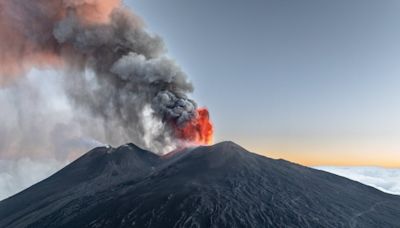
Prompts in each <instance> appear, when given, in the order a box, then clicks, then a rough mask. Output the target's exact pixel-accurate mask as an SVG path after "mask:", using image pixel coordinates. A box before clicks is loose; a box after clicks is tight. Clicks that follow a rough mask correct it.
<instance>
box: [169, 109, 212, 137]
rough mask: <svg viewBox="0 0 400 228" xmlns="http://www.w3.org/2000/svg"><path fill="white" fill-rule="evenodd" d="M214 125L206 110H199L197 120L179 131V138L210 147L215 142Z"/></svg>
mask: <svg viewBox="0 0 400 228" xmlns="http://www.w3.org/2000/svg"><path fill="white" fill-rule="evenodd" d="M213 133H214V131H213V125H212V123H211V120H210V114H209V112H208V110H207V109H206V108H199V109H197V115H196V118H194V119H193V120H191V121H190V122H188V123H186V124H185V125H184V126H183V127H181V128H178V129H177V136H178V138H180V139H183V140H185V141H188V142H193V143H195V144H200V145H209V144H211V143H212V140H213Z"/></svg>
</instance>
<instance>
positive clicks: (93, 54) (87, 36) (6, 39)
mask: <svg viewBox="0 0 400 228" xmlns="http://www.w3.org/2000/svg"><path fill="white" fill-rule="evenodd" d="M0 40H2V42H1V43H0V62H1V65H2V66H1V68H0V86H3V87H6V86H9V85H10V84H12V83H13V82H14V81H16V80H18V77H20V76H23V75H25V74H26V73H27V72H29V71H30V70H31V69H32V68H39V69H40V68H45V69H46V68H55V69H59V70H62V71H63V74H64V77H63V81H64V83H63V87H64V89H65V93H66V95H67V97H68V100H69V102H70V103H71V104H72V105H73V106H74V107H76V109H78V110H80V111H82V112H84V113H86V115H88V116H89V118H87V117H86V118H85V119H86V120H87V119H91V118H93V119H96V120H97V121H98V122H101V123H102V124H103V129H104V132H105V133H104V140H105V141H106V142H107V143H111V144H118V143H121V141H125V142H126V141H134V142H135V143H136V144H138V145H140V146H143V147H146V148H149V149H152V150H155V151H158V152H165V150H170V149H173V148H174V147H176V146H177V144H179V143H180V141H182V140H183V141H184V140H185V139H182V138H179V137H178V136H177V135H176V128H178V129H180V128H184V127H185V125H187V124H191V123H193V122H194V121H193V120H195V119H196V117H197V111H196V110H197V104H196V103H195V102H194V101H193V100H191V99H189V98H188V96H187V94H188V93H191V92H192V91H193V86H192V84H191V83H190V82H189V81H188V79H187V76H186V75H185V73H184V72H182V70H181V69H180V68H179V67H178V66H177V65H176V64H175V63H174V62H173V61H172V60H171V59H169V58H167V57H166V52H165V48H164V45H163V42H162V40H161V38H160V37H158V36H156V35H153V34H150V33H149V32H147V31H146V29H145V27H144V26H143V23H142V21H141V20H140V19H139V18H138V17H137V16H136V15H134V14H133V13H132V12H131V11H129V10H128V9H127V8H126V7H124V6H123V5H122V3H121V2H120V1H119V0H0ZM77 119H79V118H77ZM81 124H82V126H87V128H92V127H93V126H89V125H92V124H93V122H90V121H89V122H87V121H83V122H82V123H81Z"/></svg>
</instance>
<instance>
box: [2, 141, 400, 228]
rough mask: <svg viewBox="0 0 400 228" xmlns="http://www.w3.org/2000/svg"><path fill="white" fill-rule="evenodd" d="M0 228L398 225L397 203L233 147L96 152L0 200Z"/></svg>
mask: <svg viewBox="0 0 400 228" xmlns="http://www.w3.org/2000/svg"><path fill="white" fill-rule="evenodd" d="M0 227H9V228H13V227H74V228H77V227H113V228H114V227H360V228H361V227H362V228H368V227H374V228H375V227H400V197H399V196H395V195H390V194H386V193H383V192H381V191H378V190H377V189H374V188H372V187H368V186H365V185H363V184H360V183H358V182H355V181H351V180H349V179H346V178H343V177H340V176H336V175H334V174H330V173H327V172H323V171H318V170H315V169H311V168H307V167H304V166H301V165H297V164H294V163H291V162H288V161H285V160H274V159H270V158H267V157H263V156H260V155H257V154H253V153H250V152H248V151H246V150H245V149H243V148H241V147H240V146H238V145H236V144H234V143H232V142H223V143H219V144H216V145H214V146H204V147H197V148H192V149H187V150H185V151H181V152H178V153H174V154H170V155H167V156H157V155H155V154H153V153H151V152H148V151H145V150H143V149H140V148H139V147H137V146H135V145H133V144H127V145H124V146H121V147H119V148H108V147H99V148H95V149H93V150H91V151H90V152H88V153H86V154H85V155H83V156H82V157H81V158H79V159H77V160H76V161H75V162H73V163H71V164H70V165H68V166H67V167H65V168H64V169H62V170H60V171H59V172H57V173H56V174H54V175H52V176H51V177H49V178H47V179H45V180H43V181H41V182H39V183H37V184H36V185H33V186H32V187H30V188H28V189H26V190H24V191H22V192H20V193H18V194H16V195H14V196H12V197H10V198H8V199H6V200H3V201H1V202H0Z"/></svg>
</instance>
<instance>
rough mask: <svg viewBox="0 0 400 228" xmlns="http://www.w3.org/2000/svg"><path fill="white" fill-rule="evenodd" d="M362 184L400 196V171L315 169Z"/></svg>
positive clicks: (331, 167)
mask: <svg viewBox="0 0 400 228" xmlns="http://www.w3.org/2000/svg"><path fill="white" fill-rule="evenodd" d="M314 168H316V169H319V170H324V171H327V172H330V173H334V174H336V175H339V176H343V177H346V178H349V179H351V180H355V181H358V182H361V183H363V184H366V185H369V186H372V187H374V188H377V189H379V190H381V191H383V192H387V193H391V194H396V195H400V169H390V168H381V167H337V166H336V167H335V166H318V167H314Z"/></svg>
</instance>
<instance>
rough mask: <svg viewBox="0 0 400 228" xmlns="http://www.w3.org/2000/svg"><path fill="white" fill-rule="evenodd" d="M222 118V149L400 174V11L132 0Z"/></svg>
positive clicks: (382, 6)
mask: <svg viewBox="0 0 400 228" xmlns="http://www.w3.org/2000/svg"><path fill="white" fill-rule="evenodd" d="M125 4H126V5H128V6H129V7H131V8H133V9H134V10H135V12H136V13H137V14H139V15H140V16H141V17H142V19H143V20H144V21H145V23H146V24H147V26H148V30H149V31H151V32H153V33H156V34H159V35H160V36H162V37H163V39H164V41H165V43H166V46H167V47H168V50H169V56H170V57H171V58H173V59H175V61H176V62H177V63H178V64H179V65H180V66H181V67H182V68H183V69H184V71H185V72H187V73H188V75H189V77H190V79H191V80H192V81H193V83H194V85H195V92H194V94H193V96H194V98H195V99H196V100H198V101H199V103H200V104H201V105H203V106H207V107H208V108H209V109H210V112H211V115H212V118H213V122H214V125H215V133H216V137H215V141H216V142H218V141H224V140H232V141H235V142H236V143H238V144H241V145H242V146H244V147H245V148H248V149H250V150H252V151H255V152H257V153H261V154H264V155H267V156H270V157H283V158H286V159H289V160H292V161H294V162H299V163H302V164H305V165H378V166H387V167H400V141H399V140H398V139H399V138H400V91H399V89H398V87H399V85H400V77H399V74H400V64H399V63H400V14H399V13H398V12H399V10H400V2H398V1H394V0H393V1H391V0H385V1H365V0H352V1H347V0H337V1H326V0H324V1H320V0H304V1H288V0H268V1H265V0H253V1H241V0H232V1H229V3H228V2H227V1H211V0H203V1H193V0H185V1H183V0H169V1H163V0H146V1H144V0H127V1H125Z"/></svg>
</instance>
